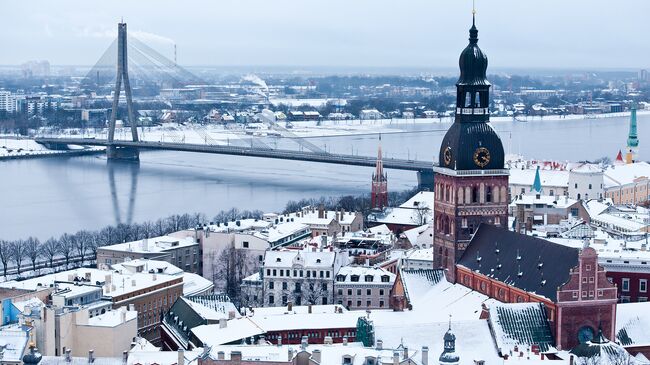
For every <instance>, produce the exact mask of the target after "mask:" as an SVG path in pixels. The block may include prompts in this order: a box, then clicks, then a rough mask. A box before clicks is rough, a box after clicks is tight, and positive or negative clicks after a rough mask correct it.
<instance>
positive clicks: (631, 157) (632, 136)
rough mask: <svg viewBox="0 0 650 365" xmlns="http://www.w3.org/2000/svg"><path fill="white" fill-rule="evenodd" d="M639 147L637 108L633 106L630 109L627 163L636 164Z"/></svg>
mask: <svg viewBox="0 0 650 365" xmlns="http://www.w3.org/2000/svg"><path fill="white" fill-rule="evenodd" d="M637 147H639V137H638V136H637V133H636V106H635V105H632V108H631V109H630V130H629V132H628V136H627V154H626V156H625V162H626V163H633V162H635V160H636V150H637Z"/></svg>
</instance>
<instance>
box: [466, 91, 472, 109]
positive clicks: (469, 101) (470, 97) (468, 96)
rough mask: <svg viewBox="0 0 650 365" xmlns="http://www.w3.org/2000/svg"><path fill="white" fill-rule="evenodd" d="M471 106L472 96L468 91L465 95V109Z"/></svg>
mask: <svg viewBox="0 0 650 365" xmlns="http://www.w3.org/2000/svg"><path fill="white" fill-rule="evenodd" d="M471 105H472V94H471V93H470V92H469V91H468V92H466V93H465V108H469V107H470V106H471Z"/></svg>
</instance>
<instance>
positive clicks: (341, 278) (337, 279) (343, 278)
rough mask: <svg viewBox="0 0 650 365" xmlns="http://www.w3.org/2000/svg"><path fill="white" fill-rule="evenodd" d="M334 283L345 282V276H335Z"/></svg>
mask: <svg viewBox="0 0 650 365" xmlns="http://www.w3.org/2000/svg"><path fill="white" fill-rule="evenodd" d="M336 281H345V275H336Z"/></svg>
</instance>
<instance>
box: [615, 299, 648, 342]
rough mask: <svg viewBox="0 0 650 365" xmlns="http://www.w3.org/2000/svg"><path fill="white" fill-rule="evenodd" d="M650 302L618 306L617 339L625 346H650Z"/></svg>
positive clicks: (620, 304)
mask: <svg viewBox="0 0 650 365" xmlns="http://www.w3.org/2000/svg"><path fill="white" fill-rule="evenodd" d="M648 328H650V302H639V303H619V304H617V305H616V338H617V339H618V340H619V341H620V342H621V344H622V345H623V346H635V347H636V346H650V331H649V330H648Z"/></svg>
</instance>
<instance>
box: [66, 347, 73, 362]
mask: <svg viewBox="0 0 650 365" xmlns="http://www.w3.org/2000/svg"><path fill="white" fill-rule="evenodd" d="M71 361H72V356H70V349H66V350H65V362H67V363H69V362H71Z"/></svg>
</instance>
